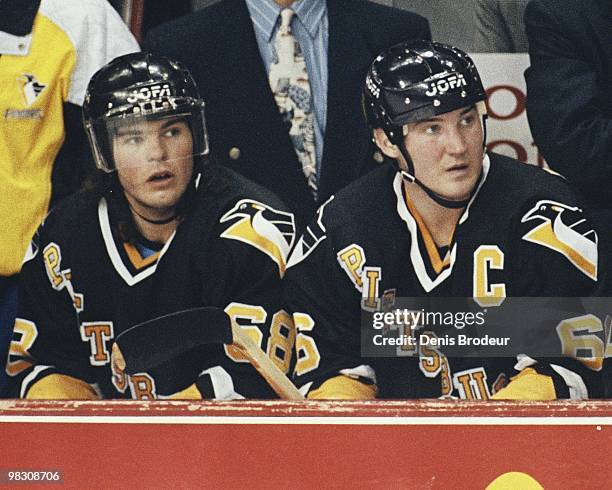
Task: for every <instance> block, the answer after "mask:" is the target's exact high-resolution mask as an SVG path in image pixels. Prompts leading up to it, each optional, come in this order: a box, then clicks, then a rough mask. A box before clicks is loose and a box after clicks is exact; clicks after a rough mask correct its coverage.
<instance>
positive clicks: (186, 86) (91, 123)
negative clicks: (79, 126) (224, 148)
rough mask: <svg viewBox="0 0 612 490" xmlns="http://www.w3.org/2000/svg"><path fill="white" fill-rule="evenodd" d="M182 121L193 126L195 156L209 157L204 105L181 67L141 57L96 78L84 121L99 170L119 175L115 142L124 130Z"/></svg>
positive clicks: (127, 58)
mask: <svg viewBox="0 0 612 490" xmlns="http://www.w3.org/2000/svg"><path fill="white" fill-rule="evenodd" d="M174 116H182V117H185V119H186V121H187V122H188V124H189V127H190V129H191V133H192V140H193V155H194V156H196V155H206V154H208V151H209V148H208V135H207V131H206V119H205V117H204V101H203V100H202V99H201V97H200V94H199V92H198V89H197V87H196V84H195V82H194V80H193V78H192V76H191V74H190V73H189V71H188V70H187V69H186V68H185V67H184V66H183V65H182V64H180V63H178V62H175V61H172V60H169V59H168V58H165V57H162V56H157V55H154V54H151V53H146V52H138V53H131V54H126V55H123V56H119V57H118V58H115V59H114V60H112V61H111V62H109V63H108V64H107V65H105V66H104V67H102V68H101V69H100V70H98V72H96V73H95V74H94V76H93V77H92V78H91V80H90V82H89V85H88V86H87V91H86V94H85V102H84V104H83V121H84V125H85V129H86V130H87V134H88V137H89V140H90V143H91V146H92V149H93V153H94V158H95V162H96V165H97V167H98V168H100V169H102V170H104V171H106V172H111V171H113V170H115V164H114V161H113V156H112V136H113V134H114V133H113V132H114V131H115V129H116V128H117V127H118V126H123V125H128V124H131V123H132V124H133V123H138V122H142V121H146V120H150V119H161V118H166V117H174Z"/></svg>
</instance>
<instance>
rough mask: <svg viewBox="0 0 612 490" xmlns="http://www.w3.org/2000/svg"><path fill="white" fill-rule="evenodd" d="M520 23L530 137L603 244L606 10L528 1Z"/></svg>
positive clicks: (611, 50)
mask: <svg viewBox="0 0 612 490" xmlns="http://www.w3.org/2000/svg"><path fill="white" fill-rule="evenodd" d="M525 21H526V26H527V35H528V37H529V54H530V58H531V66H530V68H529V69H528V70H527V71H526V72H525V79H526V81H527V116H528V119H529V125H530V127H531V132H532V134H533V137H534V140H535V142H536V144H537V145H538V147H539V149H540V151H541V152H542V154H543V155H544V157H545V158H546V161H547V163H548V164H549V165H550V167H551V168H552V169H553V170H556V171H557V172H559V173H561V174H563V175H564V176H565V177H566V178H567V179H568V180H569V181H570V182H572V183H573V184H574V185H575V186H576V188H577V189H578V190H579V191H580V192H581V193H582V194H584V196H585V198H586V199H587V202H588V204H589V205H590V208H591V210H592V211H593V218H594V219H595V221H596V224H598V223H599V228H600V236H601V235H602V232H603V234H604V238H605V237H606V236H609V235H612V233H610V232H608V231H607V230H608V229H609V228H610V227H611V223H612V198H611V197H610V191H609V189H610V186H611V185H612V97H610V90H609V87H610V85H612V3H610V1H609V0H535V1H533V2H531V3H530V4H529V5H528V6H527V9H526V12H525ZM603 245H604V247H606V243H605V242H604V243H603ZM608 254H609V252H608Z"/></svg>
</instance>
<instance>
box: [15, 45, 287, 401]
mask: <svg viewBox="0 0 612 490" xmlns="http://www.w3.org/2000/svg"><path fill="white" fill-rule="evenodd" d="M83 114H84V122H85V126H86V129H87V132H88V135H89V138H90V142H91V146H92V149H93V152H94V156H95V160H96V165H97V167H98V174H97V178H96V179H95V180H94V181H93V183H92V185H91V186H90V187H88V188H87V189H85V190H84V192H81V193H79V194H76V195H74V196H72V197H70V198H69V199H67V200H66V201H64V202H63V203H62V204H61V205H59V206H58V207H57V208H55V209H54V210H53V211H52V212H51V213H50V214H49V215H48V216H47V218H46V220H45V222H44V224H43V225H42V226H41V227H40V229H39V231H38V233H37V235H36V236H35V237H34V239H33V241H32V245H31V249H30V252H29V253H28V256H27V257H26V262H25V263H24V266H23V274H22V282H21V285H20V290H19V305H18V315H17V317H18V318H17V320H16V323H15V329H14V332H15V333H14V341H13V343H12V348H11V352H10V355H9V358H8V362H7V366H6V372H7V373H8V374H9V376H10V379H11V383H10V389H11V393H10V395H12V396H14V397H22V398H78V399H94V398H137V399H151V398H160V397H162V398H163V397H172V398H216V399H235V398H244V397H249V398H250V397H255V398H271V397H274V396H275V395H274V392H273V391H272V389H271V388H270V387H269V386H268V384H267V383H266V382H265V381H264V379H263V378H262V377H261V376H260V375H259V374H258V373H257V371H256V370H255V369H254V368H253V366H251V365H250V364H249V363H248V362H247V361H246V359H245V358H244V357H243V356H242V355H241V354H240V352H238V351H236V350H235V349H233V348H230V347H227V346H223V345H213V344H210V345H206V346H202V347H197V348H191V349H182V350H181V352H182V353H181V354H180V355H177V356H176V357H174V358H172V359H171V360H167V361H164V362H161V361H160V364H159V365H157V366H155V367H154V368H152V369H151V370H147V371H146V372H141V373H138V374H132V375H128V374H127V373H126V372H124V370H123V368H122V365H121V363H120V362H113V356H112V352H113V346H114V344H115V339H117V337H118V336H119V335H120V334H121V333H122V332H124V331H125V330H126V329H128V328H130V327H132V326H133V325H135V324H139V323H142V322H145V321H148V320H150V319H152V318H156V317H160V316H163V315H168V314H171V313H175V312H179V311H183V310H187V309H190V308H194V307H200V306H205V307H216V308H218V309H223V310H224V311H225V313H226V314H227V315H228V316H229V317H230V318H231V319H232V321H238V319H239V321H240V322H242V323H244V322H246V323H248V329H249V333H250V334H252V335H253V337H254V339H255V341H256V342H257V343H259V345H260V346H261V347H262V348H263V349H264V350H265V349H270V351H271V356H272V357H273V358H274V361H275V362H277V364H279V365H281V366H283V368H284V369H285V371H286V370H287V369H288V367H289V363H290V361H291V359H290V356H291V337H290V335H289V330H288V327H286V326H284V325H287V324H288V320H287V319H285V317H286V314H285V313H284V312H283V311H282V309H281V304H280V299H279V298H280V296H281V295H280V279H281V277H282V275H283V273H284V270H285V259H286V257H287V254H288V250H289V248H290V247H291V245H292V244H293V236H294V220H293V215H292V214H291V213H289V212H287V211H285V208H284V206H283V204H282V203H280V202H279V201H278V199H277V198H276V197H275V196H273V195H271V194H270V193H269V192H268V191H266V190H264V189H262V188H260V187H259V186H257V185H255V184H253V183H252V182H250V181H248V180H246V179H245V178H243V177H241V176H238V175H237V174H235V173H233V172H231V171H229V170H226V169H222V168H220V167H219V168H217V169H214V168H213V165H212V164H211V162H210V155H209V153H210V151H209V146H208V140H207V134H206V124H205V118H204V102H203V101H202V99H201V98H200V96H199V95H198V91H197V88H196V86H195V84H194V82H193V80H192V78H191V75H190V74H189V72H188V71H187V70H186V69H185V68H184V67H183V66H181V65H180V64H179V63H175V62H173V61H171V60H168V59H167V58H164V57H160V56H155V55H151V54H147V53H133V54H129V55H125V56H122V57H119V58H117V59H115V60H113V61H112V62H110V63H109V64H108V65H106V66H105V67H103V68H102V69H101V70H100V71H98V72H97V73H96V74H95V75H94V77H93V78H92V80H91V81H90V83H89V86H88V89H87V95H86V99H85V104H84V107H83ZM213 181H214V182H215V185H212V184H211V183H212V182H213ZM272 324H274V329H275V330H274V332H273V333H272V332H271V325H272ZM289 325H290V322H289ZM205 327H206V326H205V325H189V326H187V327H186V328H205ZM283 333H286V335H284V336H283ZM271 335H273V336H274V339H273V341H270V342H271V345H272V344H273V345H274V347H272V346H271V345H270V346H268V341H269V338H270V336H271ZM154 342H155V341H154V340H151V342H150V343H149V344H147V345H145V346H143V349H145V350H146V349H152V350H153V351H154V352H157V351H158V350H163V349H164V347H165V346H163V345H162V346H160V345H154ZM178 342H179V343H180V339H179V340H178ZM183 351H184V352H183ZM115 360H116V359H115Z"/></svg>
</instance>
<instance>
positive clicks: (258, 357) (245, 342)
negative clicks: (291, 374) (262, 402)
mask: <svg viewBox="0 0 612 490" xmlns="http://www.w3.org/2000/svg"><path fill="white" fill-rule="evenodd" d="M232 335H233V337H234V345H235V346H236V347H238V348H239V349H240V350H241V351H242V352H243V353H244V355H245V356H246V357H247V358H248V359H249V361H250V363H251V364H252V365H253V367H255V369H257V371H258V372H259V374H261V375H262V377H263V378H264V379H265V380H266V381H267V382H268V384H269V385H270V386H271V387H272V389H273V390H274V391H275V392H276V394H277V395H278V396H280V397H281V398H283V399H285V400H303V399H304V395H302V394H301V393H300V391H299V390H298V389H297V388H296V387H295V385H294V384H293V383H292V382H291V381H290V380H289V378H287V376H286V375H285V373H283V372H282V371H281V370H280V369H279V367H278V366H277V365H276V364H274V361H272V359H270V358H269V357H268V356H267V355H266V353H265V352H264V351H263V350H261V348H260V347H259V346H258V345H257V344H256V343H255V342H254V341H253V339H251V337H249V336H248V334H247V333H246V332H245V331H244V330H242V328H241V327H240V325H237V324H236V323H234V322H232Z"/></svg>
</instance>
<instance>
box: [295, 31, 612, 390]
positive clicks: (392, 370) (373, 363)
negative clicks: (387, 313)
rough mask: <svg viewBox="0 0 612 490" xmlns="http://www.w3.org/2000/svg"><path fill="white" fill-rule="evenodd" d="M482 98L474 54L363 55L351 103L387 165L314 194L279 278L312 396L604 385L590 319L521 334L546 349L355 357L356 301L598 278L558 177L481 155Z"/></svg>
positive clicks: (498, 292)
mask: <svg viewBox="0 0 612 490" xmlns="http://www.w3.org/2000/svg"><path fill="white" fill-rule="evenodd" d="M485 98H486V95H485V91H484V89H483V86H482V83H481V80H480V77H479V74H478V72H477V69H476V67H475V66H474V64H473V62H472V60H471V59H470V58H469V57H468V56H467V55H466V54H465V53H463V52H462V51H461V50H459V49H456V48H454V47H451V46H447V45H443V44H438V43H430V42H425V41H409V42H406V43H403V44H400V45H397V46H395V47H393V48H390V49H388V50H387V51H385V52H383V53H382V54H381V55H380V56H378V58H376V60H375V61H374V62H373V64H372V65H371V67H370V70H369V72H368V76H367V80H366V83H365V87H364V100H363V102H364V109H365V112H366V117H367V119H368V122H369V124H370V125H371V127H372V128H373V135H374V138H375V140H376V143H377V145H378V147H379V148H380V150H381V151H382V152H383V153H384V154H385V155H387V156H388V157H390V158H391V159H393V161H394V162H395V165H394V166H392V165H386V166H382V167H381V168H380V169H378V170H376V171H374V172H372V173H370V174H369V175H367V176H365V177H363V178H362V179H361V180H359V181H356V182H355V183H353V184H352V185H350V186H349V187H347V188H345V189H344V190H342V191H341V192H339V193H338V194H336V195H335V196H334V197H332V198H331V199H330V200H329V201H327V202H326V203H325V204H324V205H323V206H321V208H320V209H319V211H318V214H317V216H316V219H315V220H314V221H313V222H312V223H311V225H310V226H309V227H308V229H307V230H306V232H305V233H304V235H303V236H302V238H301V239H300V240H299V241H298V242H297V244H296V247H295V248H294V250H293V252H292V254H291V256H290V259H289V263H288V270H287V274H286V276H285V284H286V302H287V305H288V308H289V310H290V311H291V312H292V313H293V317H294V323H295V327H296V330H297V337H296V351H297V359H296V367H295V380H296V383H297V385H298V387H300V388H301V390H302V391H303V392H304V393H307V394H308V396H309V397H310V398H327V399H333V398H348V399H369V398H376V397H378V398H423V397H439V396H447V397H459V398H467V399H488V398H497V399H539V400H551V399H556V398H588V397H601V396H602V363H603V352H604V350H605V341H606V339H605V338H604V329H603V327H602V325H601V322H600V321H598V320H597V319H595V320H594V321H593V322H592V323H589V325H588V326H585V325H584V323H580V321H578V322H576V323H572V320H571V319H570V322H569V323H566V324H564V325H565V327H564V328H562V329H557V330H555V327H556V326H557V323H554V324H551V325H546V324H544V325H542V324H541V323H538V324H535V323H534V325H533V327H532V326H531V325H530V326H529V327H530V328H533V329H534V330H533V332H529V339H531V340H530V342H531V344H530V345H529V346H528V347H533V350H534V352H543V351H544V352H549V353H551V355H550V356H548V357H537V356H536V355H534V356H533V357H531V356H529V352H530V351H527V352H516V353H513V354H512V355H507V356H499V357H495V358H486V357H467V356H466V357H462V358H454V357H453V358H451V357H450V356H449V357H447V356H446V355H445V351H444V348H443V347H442V348H428V349H421V347H422V346H421V347H419V348H420V349H421V351H420V352H421V355H420V357H419V356H413V357H404V358H385V357H374V356H372V357H364V356H362V354H361V347H362V345H361V337H360V336H361V315H362V308H363V309H366V305H368V307H370V308H371V307H372V305H381V304H382V305H389V304H393V301H394V300H395V298H423V297H425V298H429V299H430V300H431V298H433V297H455V298H456V297H459V298H468V299H467V300H466V301H468V302H472V303H473V304H474V305H476V306H478V305H480V306H483V305H484V306H489V307H490V308H489V309H491V308H494V307H496V306H497V305H500V304H502V303H503V302H504V299H505V298H508V299H510V297H519V296H523V297H527V296H529V297H535V296H542V297H570V296H571V297H578V296H589V295H591V294H593V293H594V292H596V291H597V289H598V287H599V284H600V282H599V280H598V276H600V272H601V271H599V270H598V255H597V235H596V233H595V232H594V231H593V230H592V228H591V226H590V224H589V221H588V218H587V217H586V216H585V215H584V213H583V211H582V209H581V207H580V204H579V202H578V200H577V198H576V196H575V195H574V193H573V192H572V190H571V189H570V188H569V186H568V185H567V183H566V181H565V180H564V179H563V178H562V177H560V176H557V175H552V174H550V173H548V172H545V171H543V170H541V169H539V168H535V167H532V166H528V165H525V164H522V163H520V162H518V161H515V160H513V159H510V158H507V157H504V156H501V155H497V154H493V153H487V152H485V150H484V146H485V145H484V142H485V140H486V131H485V118H486V106H485ZM476 303H478V304H476ZM589 318H590V317H589ZM561 320H565V319H564V318H561V319H559V320H557V322H558V321H561ZM589 321H590V320H589ZM537 329H542V330H537ZM568 329H569V330H568ZM557 332H559V333H557ZM585 333H588V334H589V337H588V339H589V340H588V341H586V338H583V340H585V342H582V343H580V335H582V334H585ZM572 342H575V343H574V344H572ZM589 342H591V343H589ZM538 343H550V344H551V345H550V346H545V347H546V348H545V349H543V348H541V347H543V346H541V345H538ZM587 344H588V345H587ZM572 345H574V346H575V347H576V349H573V348H572ZM581 348H584V349H582V350H581ZM576 352H579V355H581V356H583V357H582V358H581V359H575V358H572V357H571V354H572V353H574V354H575V353H576ZM552 353H558V355H556V356H554V355H552ZM514 354H516V355H518V354H527V355H526V356H520V357H519V359H518V360H517V358H516V357H515V356H514ZM580 361H584V362H580Z"/></svg>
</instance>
